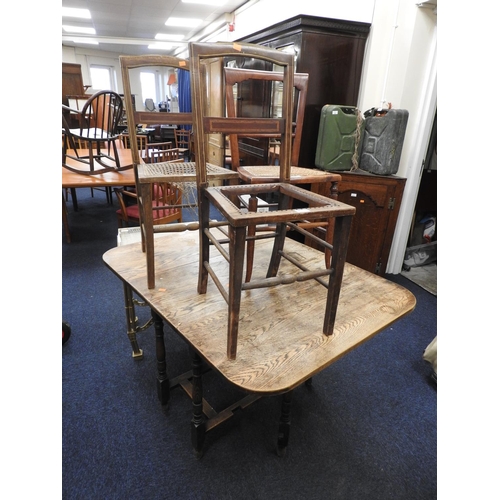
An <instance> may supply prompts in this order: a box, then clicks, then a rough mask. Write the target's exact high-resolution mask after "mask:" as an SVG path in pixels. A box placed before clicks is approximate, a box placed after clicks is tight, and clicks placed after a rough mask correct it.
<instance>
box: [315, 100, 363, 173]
mask: <svg viewBox="0 0 500 500" xmlns="http://www.w3.org/2000/svg"><path fill="white" fill-rule="evenodd" d="M363 129H364V119H363V116H362V114H361V113H360V112H359V111H358V109H357V108H355V107H353V106H339V105H335V104H326V105H325V106H323V108H322V109H321V117H320V122H319V131H318V142H317V144H316V158H315V162H314V163H315V165H316V166H317V167H318V168H321V169H323V170H351V168H352V167H353V166H354V165H355V163H356V161H357V159H358V153H357V152H358V151H359V149H360V148H361V143H362V138H363ZM353 157H354V158H353Z"/></svg>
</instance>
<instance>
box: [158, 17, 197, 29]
mask: <svg viewBox="0 0 500 500" xmlns="http://www.w3.org/2000/svg"><path fill="white" fill-rule="evenodd" d="M201 22H202V20H201V19H192V18H191V19H190V18H187V17H169V18H168V19H167V20H166V22H165V26H178V27H182V28H196V26H198V25H199V24H200V23H201Z"/></svg>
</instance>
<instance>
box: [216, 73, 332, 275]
mask: <svg viewBox="0 0 500 500" xmlns="http://www.w3.org/2000/svg"><path fill="white" fill-rule="evenodd" d="M308 80H309V75H306V74H300V73H295V74H294V79H293V85H294V89H295V91H294V101H295V102H296V105H295V106H294V115H293V116H294V117H293V129H292V144H293V146H292V157H291V163H292V165H297V163H298V160H299V152H300V141H301V137H302V125H303V122H304V111H305V104H306V97H307V82H308ZM224 81H225V89H226V92H225V96H226V98H225V102H226V113H227V116H228V117H230V118H235V117H236V116H238V115H237V112H236V105H235V98H234V96H235V94H236V95H237V94H238V90H237V88H236V89H235V88H234V86H235V85H237V86H238V87H239V86H240V85H242V84H244V83H250V84H252V83H253V84H255V85H264V86H268V87H269V89H270V90H269V92H271V89H272V88H274V92H276V93H278V92H280V91H279V87H280V84H281V82H283V73H276V72H272V71H259V70H248V69H241V68H224ZM235 91H236V92H235ZM280 95H281V94H280ZM277 100H278V101H279V98H278V99H277ZM228 137H229V145H230V151H231V165H232V169H233V170H235V171H237V172H238V171H239V168H240V166H241V165H240V152H239V149H240V147H239V136H238V135H237V134H229V136H228ZM251 137H266V138H268V140H269V141H270V142H271V141H274V142H277V143H279V137H280V135H279V134H261V133H256V134H251ZM246 138H248V137H246ZM276 147H277V146H276V145H275V146H274V149H273V151H274V154H271V153H270V154H269V159H268V162H269V164H270V165H273V166H274V165H275V161H276V159H278V160H279V156H276V154H275V151H276ZM254 168H259V167H246V170H245V174H246V175H244V176H240V179H243V180H244V181H246V183H247V184H261V183H264V182H266V181H265V180H262V177H261V178H260V179H261V180H260V182H258V183H256V182H253V181H252V180H250V181H247V177H250V178H252V177H253V175H254V174H253V172H252V171H253V169H254ZM276 173H277V174H279V167H278V166H276ZM278 181H279V175H278V176H277V178H276V180H275V182H278ZM259 202H260V200H259V198H257V197H256V196H250V198H249V201H248V204H245V206H246V208H248V209H249V210H251V211H253V212H256V211H257V210H258V209H259V208H258V205H259ZM267 206H268V207H269V205H267ZM301 227H303V226H301ZM257 230H260V231H262V230H264V231H269V230H274V229H273V227H272V226H265V227H259V228H257V227H256V226H254V225H250V226H249V227H248V231H247V234H248V237H249V238H247V255H246V259H247V260H246V274H245V282H248V281H250V279H251V277H252V267H253V252H254V245H255V240H254V239H253V237H254V236H255V234H256V231H257ZM328 257H330V255H329V254H328V256H327V262H328ZM327 266H328V263H327Z"/></svg>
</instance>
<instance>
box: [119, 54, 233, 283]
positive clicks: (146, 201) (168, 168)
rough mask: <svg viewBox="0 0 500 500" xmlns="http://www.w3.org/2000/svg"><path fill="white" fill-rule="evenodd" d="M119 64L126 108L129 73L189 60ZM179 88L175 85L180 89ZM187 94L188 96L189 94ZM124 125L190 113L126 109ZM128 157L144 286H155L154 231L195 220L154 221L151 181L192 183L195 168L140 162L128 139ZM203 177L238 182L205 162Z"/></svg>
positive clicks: (182, 120)
mask: <svg viewBox="0 0 500 500" xmlns="http://www.w3.org/2000/svg"><path fill="white" fill-rule="evenodd" d="M120 66H121V72H122V80H123V92H124V99H125V105H126V109H127V110H130V109H132V110H133V109H134V106H133V101H132V94H134V92H133V90H132V85H131V73H132V74H133V73H134V72H137V71H138V70H140V68H144V67H151V66H153V67H155V68H158V67H159V68H161V69H162V70H169V69H174V70H175V71H177V72H180V71H189V68H190V63H189V61H188V60H186V59H180V58H177V57H173V56H161V55H145V56H120ZM181 91H182V89H179V92H181ZM189 97H190V96H189ZM127 121H128V127H129V130H130V135H131V137H132V138H134V137H135V136H136V133H135V128H136V124H138V123H142V124H149V125H151V124H160V125H162V124H175V125H178V126H191V125H192V114H191V113H190V112H189V113H185V112H180V113H173V112H172V113H155V112H148V111H134V112H127ZM131 150H132V161H133V166H134V173H135V177H136V187H137V193H138V195H139V196H138V205H139V213H140V228H141V242H142V250H143V251H144V252H146V266H147V280H148V288H155V262H154V234H155V233H158V232H168V231H173V230H186V229H197V228H198V223H194V224H188V225H186V224H184V223H181V224H166V225H157V224H156V223H155V221H154V220H153V217H152V213H153V212H152V210H151V207H152V201H153V200H152V191H151V186H150V185H151V184H153V183H158V182H168V183H170V184H176V185H179V184H180V185H181V186H182V185H183V183H194V182H195V181H196V176H197V174H196V168H195V163H194V162H184V161H182V160H181V161H179V160H175V161H166V162H159V163H145V162H143V160H142V158H141V156H140V154H139V150H138V148H137V147H136V146H135V147H134V142H133V141H132V147H131ZM207 170H208V174H207V177H208V179H209V180H210V181H221V182H224V181H225V180H227V181H228V182H235V183H237V182H238V173H237V172H233V171H231V170H228V169H226V168H223V167H219V166H217V165H212V164H209V165H208V166H207ZM186 206H192V204H191V203H183V204H182V205H181V207H179V208H181V209H182V208H183V207H186Z"/></svg>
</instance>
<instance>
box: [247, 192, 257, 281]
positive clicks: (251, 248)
mask: <svg viewBox="0 0 500 500" xmlns="http://www.w3.org/2000/svg"><path fill="white" fill-rule="evenodd" d="M248 211H249V212H257V197H256V196H255V195H251V196H250V199H249V201H248ZM255 233H256V229H255V225H253V224H252V225H249V226H248V231H247V235H248V236H250V237H251V236H255ZM254 253H255V240H248V241H247V272H246V275H245V283H248V282H249V281H250V280H251V279H252V268H253V256H254Z"/></svg>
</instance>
